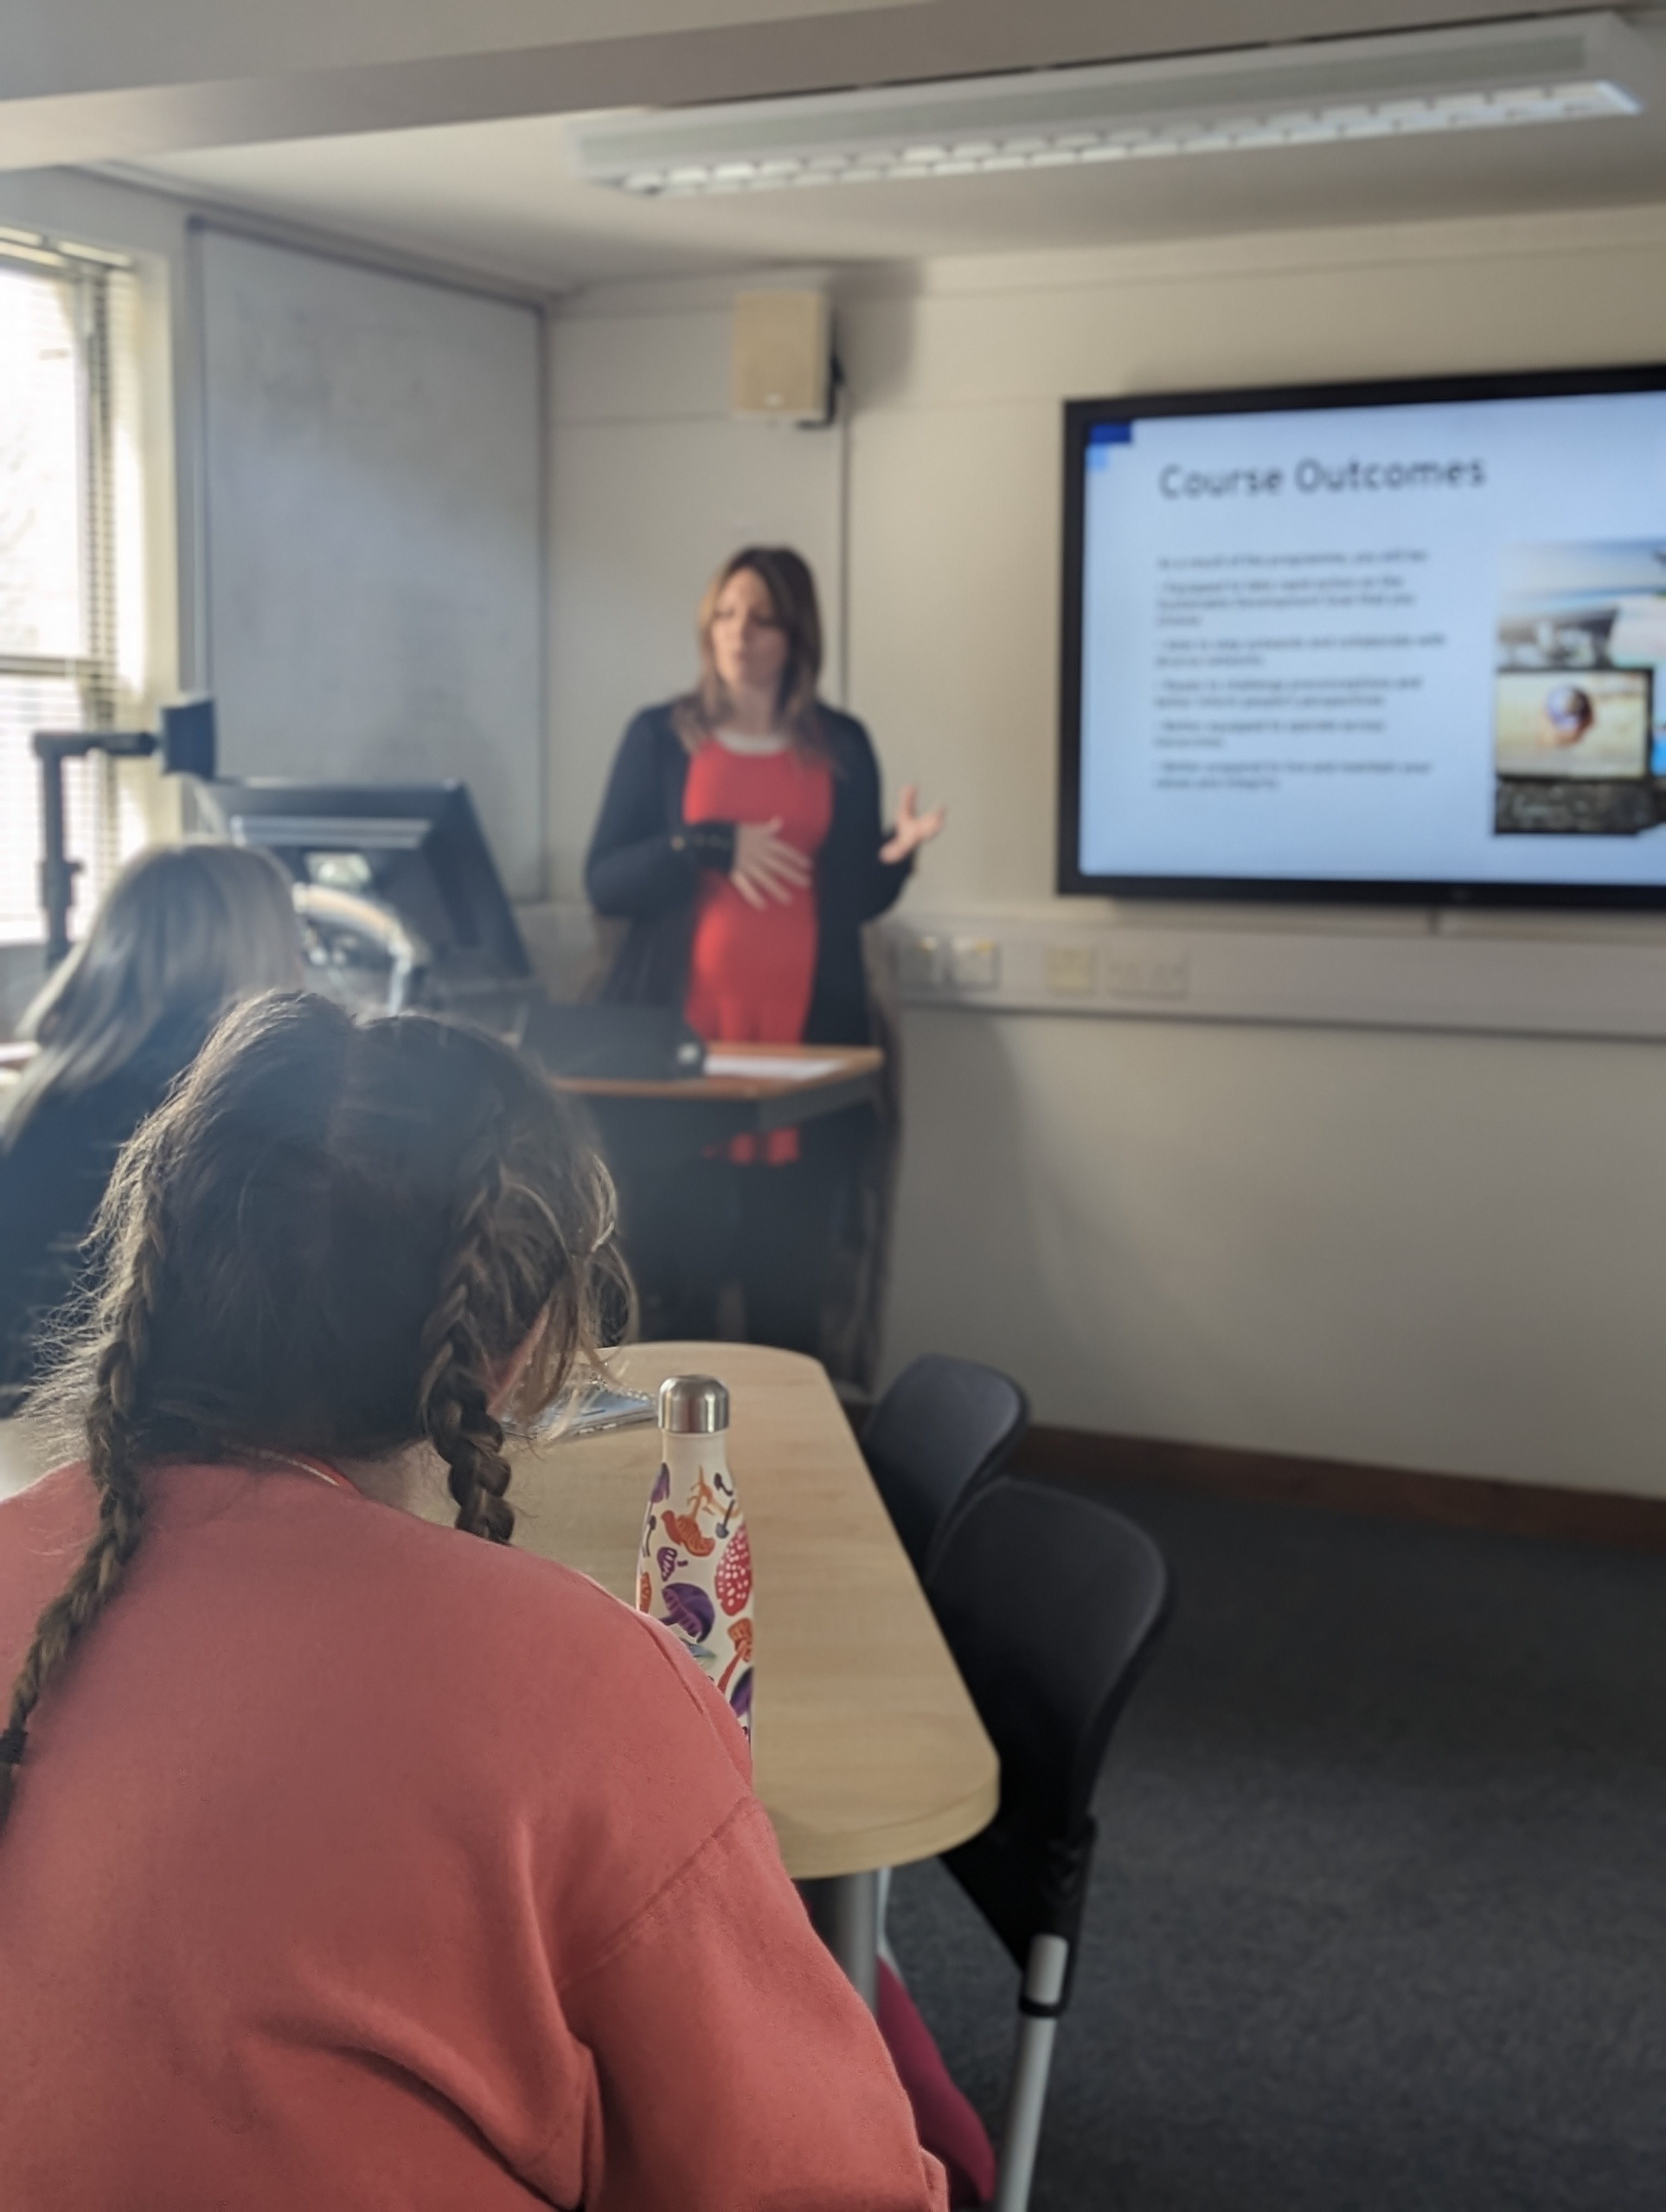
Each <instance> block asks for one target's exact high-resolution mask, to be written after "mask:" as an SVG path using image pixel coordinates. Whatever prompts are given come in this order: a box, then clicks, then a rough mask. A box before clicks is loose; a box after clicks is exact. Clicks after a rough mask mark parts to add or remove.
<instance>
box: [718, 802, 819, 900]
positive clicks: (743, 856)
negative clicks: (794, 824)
mask: <svg viewBox="0 0 1666 2212" xmlns="http://www.w3.org/2000/svg"><path fill="white" fill-rule="evenodd" d="M780 831H781V817H780V815H776V817H775V820H774V821H773V822H739V823H736V824H735V833H734V859H733V860H732V861H731V862H730V864H729V881H730V882H731V883H732V884H733V885H734V887H735V889H736V890H738V891H739V893H740V896H742V898H744V899H745V902H746V903H747V905H748V906H755V907H759V908H762V907H765V906H768V904H769V902H770V900H771V899H774V900H775V902H776V903H777V904H778V905H781V906H787V905H790V904H791V902H792V899H793V893H794V892H795V891H801V890H805V889H806V886H807V885H808V884H809V882H810V876H811V869H810V863H809V861H808V860H806V858H805V856H804V854H802V853H800V850H799V848H798V847H797V846H796V845H789V844H788V843H787V841H786V839H785V838H784V837H782V836H781V834H780Z"/></svg>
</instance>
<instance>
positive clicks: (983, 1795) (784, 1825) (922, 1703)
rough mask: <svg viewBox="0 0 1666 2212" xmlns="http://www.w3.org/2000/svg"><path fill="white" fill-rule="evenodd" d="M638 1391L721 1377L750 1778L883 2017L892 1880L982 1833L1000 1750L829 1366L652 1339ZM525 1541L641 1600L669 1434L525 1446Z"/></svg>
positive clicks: (627, 1365)
mask: <svg viewBox="0 0 1666 2212" xmlns="http://www.w3.org/2000/svg"><path fill="white" fill-rule="evenodd" d="M611 1365H612V1368H613V1371H614V1374H615V1376H617V1379H618V1380H619V1382H621V1383H623V1385H624V1386H625V1387H626V1388H628V1389H634V1390H643V1391H648V1392H657V1391H658V1389H659V1387H660V1383H662V1382H663V1381H664V1379H665V1378H666V1376H668V1375H691V1374H704V1375H715V1376H719V1377H720V1378H721V1380H722V1381H723V1382H725V1383H727V1384H728V1386H729V1391H730V1396H731V1400H732V1405H733V1412H732V1416H731V1419H732V1425H731V1428H730V1432H729V1459H730V1465H731V1467H732V1468H733V1473H734V1477H735V1485H736V1488H737V1489H738V1490H739V1493H740V1502H741V1505H742V1507H743V1509H744V1510H745V1516H746V1526H747V1533H748V1535H749V1538H750V1540H751V1549H752V1560H753V1566H754V1570H755V1572H756V1576H757V1582H756V1585H755V1595H754V1599H753V1603H754V1607H755V1609H756V1621H757V1644H756V1651H757V1661H756V1664H757V1687H756V1691H755V1692H754V1700H753V1707H752V1717H753V1729H754V1735H753V1744H752V1753H753V1762H754V1778H755V1781H756V1784H757V1793H758V1796H759V1797H760V1798H761V1799H762V1800H763V1805H764V1808H765V1810H766V1811H767V1812H768V1814H769V1818H770V1820H771V1821H772V1822H773V1823H774V1825H775V1836H776V1839H777V1841H778V1842H779V1844H780V1845H781V1857H782V1858H783V1860H784V1861H785V1862H786V1865H787V1872H788V1873H789V1874H790V1875H793V1878H794V1880H795V1881H800V1883H803V1884H805V1885H806V1892H807V1897H808V1901H809V1903H810V1905H811V1910H812V1915H813V1916H814V1917H816V1919H817V1922H818V1926H820V1927H821V1929H822V1931H823V1933H824V1936H827V1938H828V1940H829V1942H830V1943H831V1945H832V1948H833V1949H834V1951H835V1953H836V1955H837V1956H838V1957H839V1960H840V1962H841V1964H842V1965H843V1966H844V1967H845V1969H846V1971H847V1972H848V1973H849V1975H850V1978H851V1979H852V1980H853V1981H854V1983H855V1984H856V1985H857V1987H858V1988H859V1989H860V1990H862V1992H863V1994H864V1995H865V1996H866V1997H867V1998H868V2001H869V2002H870V2003H872V2002H873V1990H874V1977H875V1972H876V1969H875V1957H876V1951H877V1944H878V1936H879V1921H878V1897H879V1869H881V1868H883V1867H890V1866H898V1865H902V1864H903V1863H906V1862H907V1861H909V1860H910V1859H921V1858H928V1857H932V1856H933V1854H934V1853H935V1852H938V1851H941V1850H948V1849H949V1847H950V1846H951V1845H952V1844H958V1843H963V1842H964V1840H965V1839H966V1838H967V1837H969V1836H973V1835H976V1833H977V1832H978V1831H979V1829H980V1828H982V1827H983V1826H985V1825H986V1824H987V1822H988V1820H990V1819H991V1818H992V1817H993V1815H994V1810H995V1804H996V1800H997V1796H998V1793H999V1784H1000V1771H999V1768H998V1766H997V1764H996V1760H995V1754H994V1749H993V1747H991V1745H990V1742H989V1740H988V1737H987V1736H986V1735H984V1733H983V1729H982V1723H980V1722H979V1720H978V1717H977V1714H976V1711H975V1710H974V1708H973V1705H972V1702H971V1699H970V1697H969V1696H968V1695H967V1693H966V1690H965V1686H964V1684H963V1683H962V1681H961V1680H960V1676H959V1674H958V1673H957V1671H956V1669H955V1664H954V1662H953V1660H952V1658H951V1657H950V1656H949V1651H948V1647H947V1645H946V1644H945V1643H944V1641H943V1638H942V1635H941V1633H940V1632H939V1629H938V1626H937V1623H936V1621H935V1620H934V1619H933V1616H932V1613H931V1609H930V1607H928V1606H927V1603H926V1600H925V1597H924V1595H923V1593H922V1592H921V1588H920V1585H919V1583H917V1582H916V1581H915V1577H914V1571H913V1569H912V1568H911V1567H910V1566H909V1562H908V1559H907V1556H906V1554H905V1553H903V1547H902V1546H901V1545H900V1544H899V1543H898V1542H897V1537H896V1534H895V1533H894V1531H893V1530H892V1528H891V1522H890V1519H889V1517H888V1516H887V1515H886V1512H885V1507H884V1505H883V1504H881V1503H880V1500H879V1492H877V1491H876V1490H875V1489H874V1487H873V1479H872V1477H871V1476H870V1475H869V1474H868V1471H867V1468H866V1462H864V1460H863V1458H862V1455H861V1453H860V1451H859V1450H858V1449H857V1446H856V1441H855V1438H854V1436H853V1435H852V1434H851V1431H850V1425H849V1423H848V1420H847V1419H846V1418H845V1414H844V1410H843V1408H842V1407H841V1405H840V1404H839V1401H838V1400H837V1398H836V1396H835V1395H834V1394H833V1389H832V1386H831V1384H830V1383H829V1382H828V1379H827V1376H826V1374H825V1373H824V1370H823V1369H822V1368H821V1366H820V1365H819V1364H818V1363H817V1362H816V1361H815V1360H813V1359H806V1358H803V1357H802V1356H801V1355H800V1353H798V1352H775V1351H771V1350H769V1349H768V1348H766V1347H765V1346H760V1345H746V1344H645V1345H637V1346H632V1347H631V1348H629V1350H627V1351H624V1352H618V1353H616V1354H615V1355H614V1358H613V1359H612V1362H611ZM658 1459H659V1431H658V1429H657V1428H655V1427H652V1426H642V1427H639V1428H631V1429H618V1430H615V1431H611V1433H608V1434H605V1435H601V1436H596V1437H575V1438H573V1439H570V1440H568V1441H562V1440H560V1439H556V1440H555V1441H553V1442H550V1443H543V1442H537V1443H530V1442H529V1443H518V1444H516V1445H515V1446H514V1462H515V1471H514V1486H513V1488H512V1490H511V1492H510V1496H511V1498H512V1499H513V1501H514V1506H515V1510H516V1511H517V1513H518V1514H519V1516H520V1520H519V1523H518V1526H517V1530H516V1541H517V1542H518V1543H520V1544H522V1545H524V1546H525V1547H526V1548H527V1549H528V1550H530V1551H534V1552H538V1553H542V1554H543V1555H544V1557H546V1558H549V1559H561V1560H563V1561H565V1563H566V1564H567V1565H569V1566H575V1567H578V1568H580V1569H581V1570H582V1571H583V1572H584V1573H586V1574H587V1575H593V1577H595V1579H596V1580H597V1581H598V1582H599V1583H601V1584H602V1585H603V1586H604V1588H605V1589H610V1590H611V1591H612V1592H613V1593H614V1595H616V1596H617V1597H620V1598H623V1600H624V1601H626V1602H627V1603H629V1601H631V1597H632V1595H633V1592H634V1590H635V1576H636V1553H637V1547H638V1545H639V1544H640V1542H641V1529H642V1515H643V1511H644V1510H645V1508H646V1506H647V1503H648V1492H649V1490H650V1489H651V1487H652V1486H653V1481H654V1470H655V1468H656V1466H657V1463H658Z"/></svg>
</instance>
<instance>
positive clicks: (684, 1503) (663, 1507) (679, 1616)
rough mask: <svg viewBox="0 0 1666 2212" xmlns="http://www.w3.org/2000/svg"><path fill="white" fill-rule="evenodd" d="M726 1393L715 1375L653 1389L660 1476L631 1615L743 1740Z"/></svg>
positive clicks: (739, 1553) (746, 1670) (742, 1637)
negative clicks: (705, 1691) (705, 1679)
mask: <svg viewBox="0 0 1666 2212" xmlns="http://www.w3.org/2000/svg"><path fill="white" fill-rule="evenodd" d="M728 1428H729V1394H728V1392H727V1389H725V1388H724V1386H723V1384H722V1383H720V1382H719V1381H718V1380H717V1378H716V1377H715V1376H711V1375H673V1376H671V1378H670V1379H669V1381H667V1382H666V1383H662V1384H661V1385H660V1475H659V1480H657V1481H656V1482H655V1484H654V1492H653V1495H652V1496H651V1497H650V1498H649V1499H648V1514H647V1516H646V1518H645V1520H644V1522H643V1524H642V1550H641V1560H640V1562H639V1565H638V1571H637V1577H636V1605H637V1609H638V1611H639V1612H641V1613H648V1614H651V1615H652V1617H653V1618H654V1620H658V1621H662V1622H663V1623H664V1624H665V1626H666V1627H667V1628H669V1629H670V1630H671V1632H672V1634H673V1635H674V1636H676V1637H677V1638H678V1639H679V1641H680V1642H681V1643H682V1644H683V1645H684V1648H685V1649H686V1650H687V1651H688V1652H689V1654H690V1657H691V1658H692V1659H693V1660H694V1662H695V1663H696V1666H698V1667H699V1668H701V1669H702V1672H703V1673H704V1674H708V1675H709V1676H710V1678H711V1680H713V1681H714V1683H715V1684H716V1685H717V1686H718V1688H719V1690H721V1692H722V1694H723V1695H724V1697H725V1698H726V1699H727V1700H728V1703H729V1706H730V1709H731V1710H732V1711H733V1714H734V1716H735V1718H736V1719H737V1720H738V1721H739V1723H740V1725H741V1726H742V1728H744V1729H745V1731H746V1734H747V1735H748V1736H750V1735H751V1732H752V1556H751V1546H750V1545H749V1544H748V1542H747V1540H746V1522H745V1516H743V1514H742V1512H741V1510H740V1501H739V1498H737V1497H736V1495H735V1487H734V1478H733V1475H732V1474H730V1472H729V1451H728Z"/></svg>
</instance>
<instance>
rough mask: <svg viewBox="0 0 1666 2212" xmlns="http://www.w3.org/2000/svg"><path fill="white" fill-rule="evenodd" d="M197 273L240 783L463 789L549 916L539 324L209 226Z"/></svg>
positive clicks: (208, 568) (515, 890) (235, 768)
mask: <svg viewBox="0 0 1666 2212" xmlns="http://www.w3.org/2000/svg"><path fill="white" fill-rule="evenodd" d="M197 249H198V251H197V260H196V269H197V278H198V313H199V317H200V331H201V341H202V372H203V382H204V508H205V513H204V535H205V549H204V550H205V562H204V596H205V610H204V611H205V617H206V629H207V641H208V653H207V677H208V682H209V684H210V688H211V689H212V690H213V691H214V694H215V696H216V702H217V704H218V710H219V718H220V732H221V757H222V767H223V771H224V773H226V774H228V775H304V776H320V777H327V778H330V779H332V780H335V781H354V782H358V781H394V780H397V779H404V778H428V777H443V776H458V777H461V778H462V779H463V780H464V781H465V782H467V783H468V785H469V786H470V787H471V790H472V792H473V793H474V798H475V803H476V805H477V807H478V808H479V811H480V815H481V818H482V821H483V823H484V824H485V828H486V834H487V836H488V837H489V839H490V841H491V843H492V848H493V850H494V851H495V853H496V855H497V860H498V865H499V866H500V867H501V869H502V872H503V876H504V879H505V881H506V882H507V884H508V887H509V890H510V892H511V895H512V896H515V897H520V898H532V897H536V896H538V894H539V893H540V891H541V890H542V888H543V880H544V852H543V846H544V836H543V832H544V803H543V782H544V775H543V765H544V701H543V621H544V584H543V543H542V532H543V467H542V451H543V434H542V422H543V373H542V331H541V319H540V317H539V314H538V311H537V309H536V308H533V307H527V306H526V305H524V304H520V303H517V302H513V301H504V300H499V299H495V298H491V297H489V296H486V295H478V294H474V293H471V292H467V291H464V290H460V289H453V288H452V287H450V286H447V285H445V284H442V283H427V282H424V281H423V280H421V279H419V278H412V277H410V276H403V275H394V274H392V273H391V272H386V271H383V270H376V269H372V268H366V267H362V266H359V265H356V264H353V263H350V262H347V261H338V260H334V259H331V258H327V257H325V256H322V255H319V254H315V253H310V252H302V251H297V250H295V249H294V248H292V247H289V246H278V245H273V244H271V243H268V242H266V241H264V240H256V239H252V238H247V237H244V236H242V235H240V234H237V233H235V232H232V231H227V230H222V229H220V228H216V227H215V226H212V225H204V227H203V228H201V229H200V230H199V231H198V234H197Z"/></svg>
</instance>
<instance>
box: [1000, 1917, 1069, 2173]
mask: <svg viewBox="0 0 1666 2212" xmlns="http://www.w3.org/2000/svg"><path fill="white" fill-rule="evenodd" d="M1069 1963H1070V1946H1069V1944H1068V1943H1067V1942H1065V1940H1064V1938H1063V1936H1036V1937H1034V1938H1033V1939H1032V1941H1031V1945H1030V1956H1029V1959H1028V1960H1027V1962H1026V1963H1025V1970H1024V1996H1023V2000H1022V2002H1023V2003H1024V2005H1025V2008H1026V2009H1025V2011H1023V2012H1022V2013H1021V2014H1020V2015H1019V2019H1018V2057H1017V2058H1016V2060H1015V2061H1014V2063H1013V2066H1012V2090H1011V2092H1010V2093H1009V2095H1008V2098H1007V2103H1006V2125H1005V2127H1004V2128H1003V2129H1002V2130H1001V2136H1000V2171H999V2173H998V2175H997V2178H996V2181H995V2196H994V2207H993V2212H1025V2208H1026V2207H1027V2206H1028V2204H1029V2202H1030V2185H1031V2181H1032V2180H1033V2179H1034V2178H1035V2172H1036V2151H1037V2147H1038V2145H1039V2144H1040V2142H1041V2129H1042V2113H1043V2109H1044V2107H1045V2106H1046V2103H1047V2078H1048V2075H1049V2072H1050V2071H1051V2069H1052V2064H1053V2039H1054V2038H1055V2035H1056V2034H1057V2033H1058V2027H1059V2019H1058V2013H1057V2011H1056V2009H1055V2008H1056V2007H1057V2005H1058V2002H1059V1999H1060V1997H1061V1996H1062V1995H1063V1993H1064V1978H1065V1969H1066V1968H1067V1966H1068V1965H1069ZM1031 2006H1034V2007H1037V2008H1041V2007H1045V2008H1047V2009H1046V2010H1045V2011H1043V2010H1040V2009H1037V2010H1035V2011H1031V2010H1029V2009H1028V2008H1029V2007H1031Z"/></svg>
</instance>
